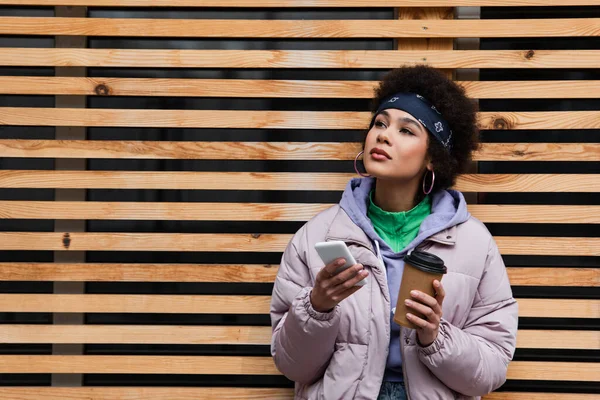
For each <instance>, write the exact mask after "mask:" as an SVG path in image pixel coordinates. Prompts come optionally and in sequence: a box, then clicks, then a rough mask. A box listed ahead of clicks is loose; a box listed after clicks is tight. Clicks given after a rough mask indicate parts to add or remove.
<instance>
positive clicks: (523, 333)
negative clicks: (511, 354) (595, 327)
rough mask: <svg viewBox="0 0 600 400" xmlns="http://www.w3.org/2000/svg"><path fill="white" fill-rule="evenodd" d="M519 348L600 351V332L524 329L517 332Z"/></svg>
mask: <svg viewBox="0 0 600 400" xmlns="http://www.w3.org/2000/svg"><path fill="white" fill-rule="evenodd" d="M565 337H568V338H569V340H565ZM517 348H520V349H570V350H600V331H575V330H572V331H563V330H557V331H548V330H527V329H522V330H519V331H518V332H517Z"/></svg>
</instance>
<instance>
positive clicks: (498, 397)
mask: <svg viewBox="0 0 600 400" xmlns="http://www.w3.org/2000/svg"><path fill="white" fill-rule="evenodd" d="M483 399H484V400H595V399H596V395H595V394H587V393H543V392H542V393H534V392H527V393H519V392H495V393H490V394H488V395H486V396H484V397H483ZM27 400H29V399H27Z"/></svg>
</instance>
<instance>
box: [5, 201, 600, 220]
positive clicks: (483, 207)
mask: <svg viewBox="0 0 600 400" xmlns="http://www.w3.org/2000/svg"><path fill="white" fill-rule="evenodd" d="M331 206H333V204H310V203H187V202H165V203H155V202H100V201H85V202H84V201H17V200H8V201H0V219H74V220H78V219H85V220H103V219H110V220H178V221H302V222H305V221H308V220H309V219H311V218H312V217H314V216H315V215H316V214H317V213H319V212H321V211H323V210H325V209H327V208H329V207H331ZM469 211H470V212H471V214H473V216H475V217H476V218H478V219H479V220H481V221H482V222H486V223H510V222H514V223H558V224H560V223H565V224H576V223H580V224H600V206H587V205H586V206H563V205H552V206H544V205H497V204H471V205H469Z"/></svg>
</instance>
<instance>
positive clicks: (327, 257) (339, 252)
mask: <svg viewBox="0 0 600 400" xmlns="http://www.w3.org/2000/svg"><path fill="white" fill-rule="evenodd" d="M315 250H317V253H318V254H319V257H321V260H322V261H323V262H324V263H325V265H327V264H329V263H331V262H332V261H335V260H336V259H338V258H343V259H345V260H346V263H345V264H344V265H342V266H341V267H339V268H338V269H336V270H335V273H336V274H339V273H340V272H342V271H344V270H346V269H348V268H350V267H351V266H353V265H354V264H356V260H354V257H352V254H350V250H348V246H346V243H344V242H342V241H339V240H335V241H331V242H319V243H317V244H315ZM366 284H367V278H364V279H363V280H361V281H359V282H357V283H356V285H354V286H364V285H366Z"/></svg>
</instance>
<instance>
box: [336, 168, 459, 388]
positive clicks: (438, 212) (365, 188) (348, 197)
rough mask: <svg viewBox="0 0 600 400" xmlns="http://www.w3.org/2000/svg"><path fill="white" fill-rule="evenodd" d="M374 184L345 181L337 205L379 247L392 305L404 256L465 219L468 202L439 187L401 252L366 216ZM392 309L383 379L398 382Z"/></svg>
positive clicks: (397, 331) (371, 181) (397, 329)
mask: <svg viewBox="0 0 600 400" xmlns="http://www.w3.org/2000/svg"><path fill="white" fill-rule="evenodd" d="M374 188H375V179H373V178H368V179H360V178H355V179H352V180H351V181H350V182H348V185H347V186H346V189H345V190H344V194H343V195H342V200H341V201H340V207H341V208H342V209H343V210H344V211H345V212H346V213H347V214H348V216H349V217H350V219H351V220H352V221H353V222H354V223H355V224H356V225H358V226H359V227H360V228H361V229H362V230H363V231H364V232H365V233H366V234H367V236H368V237H369V239H371V241H372V242H373V244H374V246H375V248H376V249H377V250H378V253H379V254H378V257H379V259H380V260H382V263H383V264H384V265H385V270H386V273H387V282H388V288H389V293H390V302H391V304H392V305H393V306H395V304H396V301H397V299H398V292H399V290H400V282H401V281H402V273H403V271H404V256H405V255H406V254H407V253H408V252H409V251H411V250H412V249H414V248H415V247H417V246H418V245H419V244H421V243H422V242H423V240H424V239H426V238H428V237H429V236H431V235H435V234H436V233H438V232H441V231H443V230H445V229H447V228H450V227H452V226H455V225H458V224H461V223H463V222H465V221H467V220H468V219H469V217H470V214H469V212H468V211H467V203H466V201H465V199H464V197H463V195H462V193H460V192H458V191H456V190H442V191H437V192H434V193H433V194H432V202H431V214H430V215H429V216H427V217H426V218H425V220H424V221H423V223H422V224H421V227H420V228H419V233H418V234H417V237H416V238H415V239H414V240H413V241H412V242H410V243H409V244H408V245H407V246H406V247H405V248H404V249H402V250H401V251H400V252H398V253H396V252H394V251H393V250H392V249H391V248H390V246H389V245H388V244H387V243H386V242H385V241H384V240H383V239H382V238H381V237H380V236H379V235H378V234H377V232H376V231H375V229H374V228H373V224H372V223H371V221H370V220H369V218H368V217H367V209H368V206H369V193H370V192H371V190H373V189H374ZM393 316H394V310H393V309H392V311H391V313H390V324H391V325H390V326H391V336H390V352H389V354H388V358H387V364H386V369H385V375H384V381H392V382H401V381H403V374H402V358H401V356H400V354H401V353H400V326H399V325H398V324H396V323H395V322H394V321H393Z"/></svg>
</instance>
